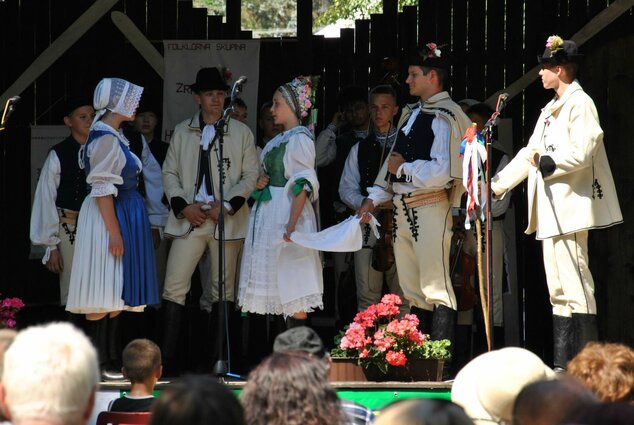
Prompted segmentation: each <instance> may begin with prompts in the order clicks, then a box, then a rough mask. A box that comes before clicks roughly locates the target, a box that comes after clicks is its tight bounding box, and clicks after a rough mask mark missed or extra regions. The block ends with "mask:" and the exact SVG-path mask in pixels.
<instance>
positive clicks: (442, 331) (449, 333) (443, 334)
mask: <svg viewBox="0 0 634 425" xmlns="http://www.w3.org/2000/svg"><path fill="white" fill-rule="evenodd" d="M457 314H458V312H457V311H456V310H454V309H452V308H449V307H447V306H444V305H439V306H437V307H436V310H434V314H433V317H432V323H431V339H432V340H434V341H437V340H441V339H448V340H449V341H450V342H451V345H450V346H449V353H450V355H451V357H453V351H454V347H453V344H454V342H455V339H454V335H455V330H456V316H457ZM451 357H450V358H449V359H448V360H445V365H444V367H443V380H447V379H451V378H453V376H454V375H455V373H454V370H453V362H452V358H451Z"/></svg>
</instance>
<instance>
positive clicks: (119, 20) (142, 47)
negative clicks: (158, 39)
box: [110, 11, 165, 78]
mask: <svg viewBox="0 0 634 425" xmlns="http://www.w3.org/2000/svg"><path fill="white" fill-rule="evenodd" d="M110 18H111V19H112V22H114V24H115V26H116V27H117V28H118V29H119V31H121V32H122V33H123V35H124V36H125V37H126V38H127V39H128V40H129V41H130V43H131V44H132V46H134V48H135V49H137V51H138V52H139V53H140V54H141V56H143V59H145V60H146V61H147V63H149V64H150V66H151V67H152V69H153V70H154V71H156V73H157V74H158V75H159V77H161V78H164V76H165V63H164V61H163V56H162V55H161V53H160V52H159V51H158V50H156V48H155V47H154V46H153V45H152V43H151V42H150V40H148V39H147V37H146V36H145V34H143V33H142V32H141V30H140V29H139V28H138V27H137V26H136V25H134V22H132V20H131V19H130V18H128V16H127V15H126V14H125V13H122V12H119V11H114V12H112V13H111V14H110Z"/></svg>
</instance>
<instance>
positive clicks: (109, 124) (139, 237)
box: [66, 78, 159, 361]
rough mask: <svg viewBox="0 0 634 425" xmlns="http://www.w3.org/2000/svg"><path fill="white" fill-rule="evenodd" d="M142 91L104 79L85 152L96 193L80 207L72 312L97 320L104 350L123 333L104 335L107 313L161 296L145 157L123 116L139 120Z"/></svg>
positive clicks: (95, 335)
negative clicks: (143, 180) (142, 177)
mask: <svg viewBox="0 0 634 425" xmlns="http://www.w3.org/2000/svg"><path fill="white" fill-rule="evenodd" d="M142 92H143V88H142V87H139V86H136V85H134V84H131V83H129V82H127V81H125V80H122V79H118V78H105V79H103V80H101V81H100V82H99V84H98V85H97V88H96V89H95V93H94V98H93V104H94V107H95V110H96V111H97V113H96V116H95V119H94V121H93V124H92V126H91V130H90V134H89V136H88V141H87V143H86V145H85V147H84V148H83V151H82V152H81V153H80V156H81V159H82V162H83V166H84V167H85V170H86V175H87V178H86V181H87V183H88V184H89V185H90V193H89V194H88V196H87V197H86V199H85V200H84V202H83V204H82V206H81V210H80V212H79V221H78V223H77V241H76V249H75V258H74V261H73V268H72V272H71V281H70V290H69V296H68V303H67V305H66V310H68V311H70V312H73V313H81V314H85V315H86V318H87V319H88V320H89V321H93V326H91V330H90V332H91V334H92V335H91V336H92V337H93V339H94V340H95V345H96V346H97V348H98V349H100V351H102V350H103V351H104V352H105V348H106V347H105V345H113V344H116V342H117V339H118V336H117V335H110V336H109V337H108V338H105V340H104V339H102V337H101V336H100V334H101V333H103V326H101V327H100V326H99V325H97V324H98V323H99V322H103V321H102V320H101V319H103V318H104V317H106V316H110V317H111V318H112V317H114V316H116V315H118V314H119V313H120V312H121V311H122V310H132V311H142V310H143V308H144V307H145V305H146V304H157V303H158V302H159V297H158V288H157V280H156V262H155V259H154V248H153V245H152V236H151V233H150V224H149V221H148V215H147V211H146V209H145V205H144V203H143V198H142V197H141V195H140V194H139V192H138V191H137V176H138V174H139V173H140V172H141V168H142V165H141V160H140V159H139V158H137V157H136V156H135V155H134V154H133V153H132V152H131V151H130V149H129V146H128V145H129V143H128V141H127V139H126V138H125V137H124V136H123V134H122V133H121V132H120V131H119V127H120V126H121V124H122V123H123V122H125V121H134V119H135V113H136V112H135V111H136V109H137V107H138V105H139V100H140V98H141V93H142ZM101 360H102V361H104V358H103V357H102V359H101Z"/></svg>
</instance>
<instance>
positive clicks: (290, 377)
mask: <svg viewBox="0 0 634 425" xmlns="http://www.w3.org/2000/svg"><path fill="white" fill-rule="evenodd" d="M327 371H328V366H327V364H326V363H325V362H324V361H323V360H321V359H318V358H316V357H314V356H311V355H310V354H308V353H306V352H302V351H295V352H291V351H289V352H285V353H273V354H271V355H270V356H269V357H267V358H266V359H264V360H263V361H262V363H260V364H259V365H258V366H257V367H256V368H255V369H254V370H253V371H252V372H251V373H250V374H249V379H248V381H247V383H246V385H245V387H244V390H243V391H242V394H241V398H242V404H243V405H244V411H245V415H246V422H247V424H249V425H300V424H302V425H331V424H332V425H335V424H339V423H340V422H341V421H342V420H343V419H344V414H343V412H342V410H341V407H340V404H339V398H338V397H337V393H336V392H335V390H334V389H333V388H332V387H331V386H330V384H329V383H328V379H327V373H328V372H327Z"/></svg>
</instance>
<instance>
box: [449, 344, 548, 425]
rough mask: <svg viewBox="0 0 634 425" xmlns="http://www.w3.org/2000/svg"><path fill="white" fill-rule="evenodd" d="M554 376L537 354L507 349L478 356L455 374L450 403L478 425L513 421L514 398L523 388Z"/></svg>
mask: <svg viewBox="0 0 634 425" xmlns="http://www.w3.org/2000/svg"><path fill="white" fill-rule="evenodd" d="M554 377H555V373H554V372H553V371H552V369H550V368H549V367H548V366H546V365H545V364H544V362H542V360H541V359H540V358H539V357H537V356H536V355H535V354H533V353H531V352H530V351H528V350H525V349H523V348H518V347H506V348H502V349H499V350H494V351H490V352H487V353H484V354H481V355H479V356H478V357H476V358H474V359H473V360H471V361H470V362H469V363H467V364H466V365H465V366H464V367H463V368H462V369H461V370H460V372H458V375H456V379H455V381H454V383H453V386H452V390H451V400H452V401H453V402H454V403H457V404H459V405H460V406H462V407H463V408H464V409H465V412H466V413H467V415H469V417H470V418H471V419H472V420H473V421H474V422H475V423H476V424H485V425H486V424H490V423H491V421H505V422H509V423H510V422H511V420H512V417H513V404H514V403H515V398H516V397H517V395H518V394H519V392H520V391H521V390H522V388H524V386H526V385H528V384H530V383H532V382H536V381H541V380H546V379H553V378H554Z"/></svg>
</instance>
